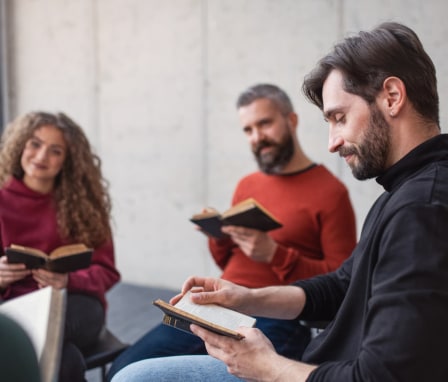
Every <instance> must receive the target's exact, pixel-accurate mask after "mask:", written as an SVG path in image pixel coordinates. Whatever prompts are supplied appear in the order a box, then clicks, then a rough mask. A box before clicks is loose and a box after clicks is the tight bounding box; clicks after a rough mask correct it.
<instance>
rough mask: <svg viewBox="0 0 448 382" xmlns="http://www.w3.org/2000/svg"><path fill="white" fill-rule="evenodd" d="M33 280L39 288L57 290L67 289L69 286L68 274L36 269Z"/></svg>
mask: <svg viewBox="0 0 448 382" xmlns="http://www.w3.org/2000/svg"><path fill="white" fill-rule="evenodd" d="M33 278H34V280H36V282H37V284H38V285H39V288H44V287H47V286H52V287H54V288H56V289H62V288H65V287H66V286H67V284H68V273H56V272H50V271H47V270H45V269H34V270H33Z"/></svg>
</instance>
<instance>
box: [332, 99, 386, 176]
mask: <svg viewBox="0 0 448 382" xmlns="http://www.w3.org/2000/svg"><path fill="white" fill-rule="evenodd" d="M389 150H390V126H389V124H388V123H387V121H386V119H385V118H384V116H383V114H382V113H381V112H380V110H379V109H378V107H377V106H376V105H373V106H371V107H370V119H369V125H368V128H367V130H366V132H365V134H364V137H363V140H362V142H361V143H360V144H359V146H358V147H354V146H352V147H341V148H340V149H339V155H341V156H346V155H354V156H355V157H357V159H358V161H357V163H356V162H353V163H352V164H351V165H350V167H351V169H352V173H353V176H354V177H355V178H356V179H358V180H365V179H370V178H375V177H377V176H379V175H381V174H382V173H383V172H384V170H385V166H386V160H387V157H388V154H389Z"/></svg>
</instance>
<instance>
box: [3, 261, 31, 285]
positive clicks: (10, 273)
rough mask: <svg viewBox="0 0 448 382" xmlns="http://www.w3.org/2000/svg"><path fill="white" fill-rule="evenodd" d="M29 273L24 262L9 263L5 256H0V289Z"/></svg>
mask: <svg viewBox="0 0 448 382" xmlns="http://www.w3.org/2000/svg"><path fill="white" fill-rule="evenodd" d="M30 274H31V270H29V269H26V267H25V264H9V263H8V259H7V258H6V256H2V257H0V289H5V288H6V287H8V286H9V285H10V284H12V283H13V282H15V281H18V280H21V279H23V278H25V277H27V276H28V275H30Z"/></svg>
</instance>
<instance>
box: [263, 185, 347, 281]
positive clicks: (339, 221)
mask: <svg viewBox="0 0 448 382" xmlns="http://www.w3.org/2000/svg"><path fill="white" fill-rule="evenodd" d="M329 203H330V204H329V205H328V206H327V208H325V209H322V210H321V212H320V214H319V216H318V220H319V225H320V242H321V248H322V256H321V257H320V258H316V257H311V256H307V254H304V253H303V251H301V250H300V249H297V248H294V247H288V246H285V245H281V244H279V245H278V247H277V250H276V253H275V254H274V258H273V260H272V261H271V266H272V269H273V271H274V272H275V273H276V274H277V276H278V278H279V279H280V280H284V281H285V282H289V283H290V282H294V281H296V280H299V279H305V278H309V277H312V276H315V275H319V274H324V273H328V272H332V271H334V270H336V269H337V268H338V267H339V266H340V265H341V263H342V262H343V261H344V260H346V259H347V258H348V257H349V256H350V254H351V252H352V250H353V248H354V247H355V245H356V223H355V214H354V212H353V207H352V205H351V203H350V198H349V195H348V192H347V191H346V190H344V191H343V192H341V193H340V194H339V198H337V197H336V198H333V199H332V200H331V201H329Z"/></svg>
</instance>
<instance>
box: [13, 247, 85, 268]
mask: <svg viewBox="0 0 448 382" xmlns="http://www.w3.org/2000/svg"><path fill="white" fill-rule="evenodd" d="M92 253H93V250H92V249H89V248H88V249H86V250H85V251H82V252H77V253H72V254H67V255H64V256H60V257H55V258H52V257H51V256H48V255H40V254H36V253H31V252H26V251H24V250H21V249H15V248H13V247H7V248H6V249H5V254H6V257H7V258H8V262H9V263H11V264H17V263H22V264H25V265H26V268H27V269H36V268H43V269H47V270H49V271H51V272H58V273H67V272H73V271H76V270H78V269H83V268H87V267H89V266H90V262H91V259H92Z"/></svg>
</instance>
